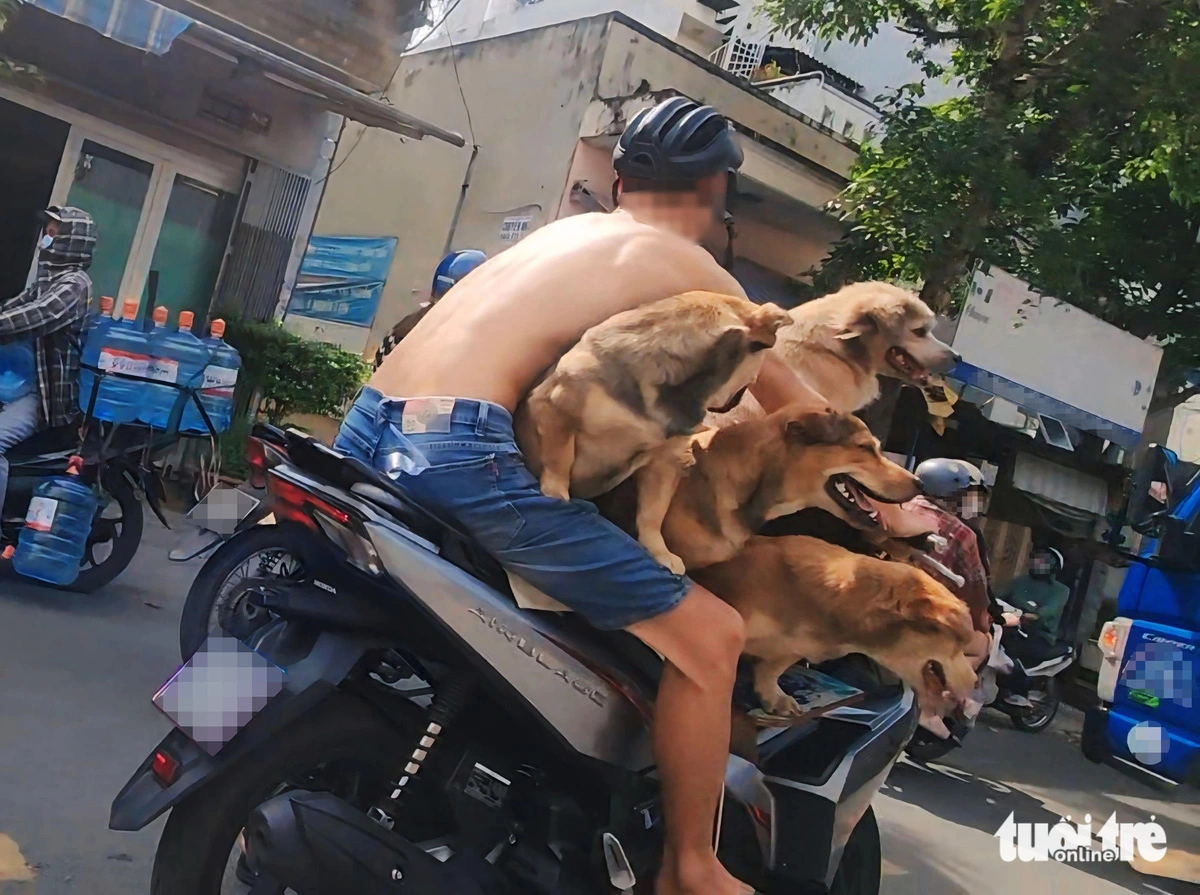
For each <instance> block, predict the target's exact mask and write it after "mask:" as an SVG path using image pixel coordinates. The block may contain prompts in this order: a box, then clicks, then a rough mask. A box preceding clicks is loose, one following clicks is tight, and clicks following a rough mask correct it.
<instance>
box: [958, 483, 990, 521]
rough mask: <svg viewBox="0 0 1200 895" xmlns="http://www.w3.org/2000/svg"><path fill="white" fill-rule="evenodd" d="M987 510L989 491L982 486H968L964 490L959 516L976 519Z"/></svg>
mask: <svg viewBox="0 0 1200 895" xmlns="http://www.w3.org/2000/svg"><path fill="white" fill-rule="evenodd" d="M986 512H987V492H986V491H984V490H983V489H982V488H968V489H967V490H966V491H964V492H963V495H962V498H961V503H960V507H959V513H958V514H959V516H961V517H962V518H963V519H975V518H978V517H979V516H982V515H983V514H984V513H986Z"/></svg>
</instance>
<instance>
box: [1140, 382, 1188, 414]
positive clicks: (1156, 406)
mask: <svg viewBox="0 0 1200 895" xmlns="http://www.w3.org/2000/svg"><path fill="white" fill-rule="evenodd" d="M1197 395H1200V385H1190V386H1188V387H1187V388H1185V389H1183V390H1181V391H1177V392H1172V393H1168V394H1165V395H1155V396H1154V397H1153V398H1151V399H1150V410H1149V412H1150V413H1154V412H1155V411H1157V410H1169V409H1171V408H1172V407H1178V406H1179V405H1180V404H1182V403H1184V402H1185V401H1188V400H1191V399H1192V398H1194V397H1196V396H1197Z"/></svg>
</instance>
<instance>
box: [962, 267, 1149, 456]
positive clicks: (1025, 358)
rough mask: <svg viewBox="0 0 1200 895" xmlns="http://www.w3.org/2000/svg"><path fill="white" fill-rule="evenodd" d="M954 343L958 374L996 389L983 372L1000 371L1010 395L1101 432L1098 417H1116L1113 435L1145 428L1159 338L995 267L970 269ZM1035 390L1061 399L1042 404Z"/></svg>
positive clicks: (1128, 434)
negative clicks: (1039, 290) (1113, 321)
mask: <svg viewBox="0 0 1200 895" xmlns="http://www.w3.org/2000/svg"><path fill="white" fill-rule="evenodd" d="M954 350H955V351H957V352H958V353H959V354H961V355H962V356H963V364H962V365H960V368H959V370H958V371H956V373H955V376H956V378H958V377H959V376H960V374H961V376H962V377H963V378H965V379H966V380H967V381H968V382H970V383H972V384H976V385H982V386H983V387H985V388H986V389H987V390H988V391H990V392H992V393H995V394H1000V393H1001V392H1000V391H997V389H996V388H993V387H991V386H993V385H995V384H996V383H995V382H984V381H982V379H983V378H986V377H1002V378H1003V379H1004V380H1007V381H1008V384H1009V388H1007V389H1005V390H1004V392H1003V396H1004V397H1005V398H1007V399H1008V400H1010V401H1013V402H1014V403H1016V404H1018V405H1020V406H1022V407H1027V406H1030V405H1031V404H1033V405H1034V406H1035V408H1036V409H1038V410H1039V412H1042V413H1049V414H1050V415H1052V416H1054V417H1056V418H1058V419H1061V420H1062V421H1063V422H1065V423H1068V424H1069V425H1074V426H1077V427H1079V428H1084V429H1088V430H1090V431H1095V432H1097V433H1098V434H1105V437H1110V438H1111V437H1112V436H1111V435H1109V434H1108V433H1105V432H1101V431H1100V430H1101V429H1103V428H1105V427H1104V426H1101V425H1098V421H1107V422H1109V423H1111V424H1115V429H1114V434H1116V435H1117V436H1118V437H1116V438H1112V440H1116V441H1122V440H1125V441H1127V440H1130V439H1133V440H1136V435H1137V433H1140V432H1141V431H1142V428H1143V426H1144V425H1145V422H1146V411H1147V409H1148V408H1149V406H1150V398H1151V395H1152V394H1153V393H1154V380H1155V378H1156V377H1157V376H1158V365H1159V362H1160V361H1161V360H1162V349H1161V348H1159V347H1157V346H1156V345H1152V344H1150V343H1149V342H1146V341H1144V340H1142V339H1139V338H1138V337H1137V336H1134V335H1131V334H1129V333H1127V332H1125V331H1124V330H1122V329H1118V328H1117V327H1115V326H1113V325H1111V324H1109V323H1105V322H1104V321H1103V320H1100V319H1099V318H1097V317H1093V316H1092V315H1091V314H1088V313H1087V312H1085V311H1081V310H1080V309H1079V308H1077V307H1074V306H1073V305H1070V304H1067V303H1066V302H1065V301H1061V300H1059V299H1056V298H1052V297H1051V296H1048V295H1040V294H1039V293H1037V292H1035V291H1033V290H1032V289H1030V288H1029V286H1028V285H1027V284H1026V283H1024V282H1023V281H1021V280H1019V279H1018V278H1016V277H1014V276H1012V275H1011V274H1009V273H1006V272H1005V271H1003V270H1000V269H999V268H997V267H993V268H991V269H990V270H988V272H987V273H984V272H982V271H979V272H977V273H976V274H975V277H974V279H973V280H972V282H971V292H970V295H969V296H968V298H967V303H966V305H965V306H964V308H963V313H962V316H961V317H960V319H959V322H958V330H957V332H956V333H955V336H954ZM976 379H981V381H980V382H976V381H975V380H976ZM1038 396H1044V397H1048V398H1050V399H1053V402H1054V404H1055V405H1058V406H1057V407H1053V408H1049V409H1047V408H1046V407H1045V406H1044V402H1042V401H1040V399H1039V397H1038ZM1025 397H1028V399H1029V400H1028V401H1027V400H1024V398H1025Z"/></svg>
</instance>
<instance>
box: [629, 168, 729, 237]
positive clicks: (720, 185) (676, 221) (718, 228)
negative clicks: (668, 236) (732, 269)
mask: <svg viewBox="0 0 1200 895" xmlns="http://www.w3.org/2000/svg"><path fill="white" fill-rule="evenodd" d="M725 194H726V176H725V174H723V173H722V174H714V175H712V176H711V177H706V178H704V179H703V180H701V181H700V182H699V183H698V184H697V185H696V189H694V190H688V191H686V192H676V191H672V190H664V191H662V192H657V191H653V190H639V191H637V192H632V193H626V192H624V191H621V192H620V200H619V201H620V205H621V207H622V208H624V209H626V210H627V211H630V212H632V213H633V214H635V215H636V214H644V215H646V216H647V217H649V218H652V219H653V220H654V221H656V222H659V223H661V225H663V226H664V227H667V228H669V229H671V230H673V231H674V232H676V233H678V234H680V235H681V236H683V237H685V238H687V239H690V240H691V241H693V242H695V243H698V244H700V243H708V242H710V241H712V242H713V244H714V245H715V244H716V241H717V237H718V235H719V236H720V240H721V245H722V246H724V234H725V228H724V226H723V224H724V217H725Z"/></svg>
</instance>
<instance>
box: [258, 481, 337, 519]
mask: <svg viewBox="0 0 1200 895" xmlns="http://www.w3.org/2000/svg"><path fill="white" fill-rule="evenodd" d="M267 492H268V493H269V494H270V495H271V496H272V497H274V498H275V515H277V516H282V517H283V518H285V519H290V520H292V521H293V522H299V523H300V524H301V525H304V526H306V527H308V528H312V529H315V528H316V527H317V526H316V523H315V522H313V520H312V517H311V516H310V515H309V512H308V511H309V510H320V511H321V512H322V513H324V514H325V515H327V516H329V518H331V519H333V520H335V521H337V522H340V523H341V524H342V525H346V524H347V523H349V522H350V514H349V513H347V512H346V511H345V510H342V509H339V508H338V507H335V506H334V505H333V504H331V503H328V502H327V501H324V500H322V499H321V498H319V497H317V496H316V495H315V494H310V493H309V492H307V491H305V490H304V489H303V488H301V487H299V486H298V485H293V484H292V483H291V482H288V481H285V480H284V479H282V478H280V477H279V476H277V475H273V476H269V477H268V479H267Z"/></svg>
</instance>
